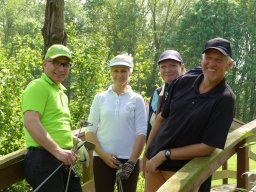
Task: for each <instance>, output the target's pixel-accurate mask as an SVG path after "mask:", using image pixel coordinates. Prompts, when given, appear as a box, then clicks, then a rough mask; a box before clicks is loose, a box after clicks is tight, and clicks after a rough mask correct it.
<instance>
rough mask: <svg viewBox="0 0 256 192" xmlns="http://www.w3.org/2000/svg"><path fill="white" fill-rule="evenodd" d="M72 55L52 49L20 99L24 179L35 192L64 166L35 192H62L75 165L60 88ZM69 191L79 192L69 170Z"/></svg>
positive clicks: (65, 103) (60, 47)
mask: <svg viewBox="0 0 256 192" xmlns="http://www.w3.org/2000/svg"><path fill="white" fill-rule="evenodd" d="M71 61H72V57H71V52H70V50H69V49H68V48H67V47H65V46H63V45H58V44H56V45H53V46H51V47H50V48H49V49H48V50H47V53H46V55H45V58H44V61H43V63H42V68H43V73H42V76H41V78H40V79H36V80H33V81H32V82H30V83H29V85H28V86H27V88H26V89H25V91H24V93H23V96H22V113H23V115H24V130H25V140H26V145H27V148H28V153H27V154H26V157H25V166H24V168H25V177H26V180H27V181H28V183H29V184H30V185H31V186H32V187H33V189H36V188H37V187H38V186H39V185H40V184H41V183H42V182H44V181H45V179H46V178H47V177H48V176H49V175H50V174H51V173H52V172H53V171H54V170H56V168H57V167H58V166H60V165H61V164H62V163H63V164H64V165H63V166H62V167H61V169H60V170H58V171H57V172H56V173H55V174H54V175H53V176H52V177H51V178H50V179H49V180H47V182H45V183H44V185H42V187H40V189H39V190H38V191H44V192H45V191H50V192H51V191H54V192H63V191H64V190H65V188H66V183H67V178H68V175H69V167H70V165H71V164H73V163H74V162H75V161H76V154H75V153H74V152H73V151H72V150H71V149H72V147H73V135H72V132H71V126H70V112H69V108H68V98H67V96H66V95H65V93H64V91H65V90H66V89H65V87H64V86H63V85H62V84H61V82H62V81H64V80H65V79H66V78H67V76H68V74H69V71H70V67H71V63H70V62H71ZM68 187H69V190H68V191H72V192H78V191H79V192H81V191H82V189H81V185H80V179H79V177H78V176H77V175H76V173H75V172H74V171H73V170H72V171H71V175H70V180H69V185H68Z"/></svg>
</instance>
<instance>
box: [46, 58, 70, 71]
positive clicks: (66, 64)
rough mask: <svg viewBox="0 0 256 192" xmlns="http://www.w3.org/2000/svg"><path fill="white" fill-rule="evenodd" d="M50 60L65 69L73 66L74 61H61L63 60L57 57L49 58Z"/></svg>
mask: <svg viewBox="0 0 256 192" xmlns="http://www.w3.org/2000/svg"><path fill="white" fill-rule="evenodd" d="M48 61H49V62H51V63H52V64H53V65H54V66H55V67H60V66H62V67H63V68H65V69H68V68H70V67H71V65H72V63H71V62H61V61H58V60H56V59H53V60H48Z"/></svg>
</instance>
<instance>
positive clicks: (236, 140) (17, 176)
mask: <svg viewBox="0 0 256 192" xmlns="http://www.w3.org/2000/svg"><path fill="white" fill-rule="evenodd" d="M239 126H241V123H240V122H237V121H234V122H233V125H232V127H233V128H237V127H239ZM245 132H254V133H255V132H256V120H254V121H252V122H250V123H248V124H246V125H243V126H241V127H240V128H237V129H235V130H234V131H232V132H230V133H229V135H228V139H227V142H226V145H225V149H224V150H218V149H217V150H216V151H215V152H214V154H212V155H211V156H209V157H201V158H194V159H193V160H191V161H190V162H189V163H188V164H187V165H185V166H184V167H183V168H182V169H180V170H179V171H178V172H177V173H176V174H175V175H174V176H173V177H171V178H170V179H169V180H168V181H166V183H165V184H164V185H162V186H161V187H160V189H159V190H158V192H170V191H172V192H195V191H197V189H198V187H199V186H200V184H201V183H203V182H204V181H205V179H206V178H208V177H209V176H210V175H213V179H223V181H224V182H228V179H227V178H234V177H236V179H237V187H240V188H245V189H249V188H250V187H249V184H248V177H247V176H246V175H243V173H245V172H246V171H248V170H249V158H254V160H255V154H254V153H251V152H250V153H249V152H248V148H244V147H243V148H241V146H243V144H244V143H245V142H246V141H247V138H246V137H243V136H242V135H243V134H244V133H245ZM74 134H75V135H76V134H78V131H77V130H76V131H74ZM79 138H81V139H82V140H85V138H84V130H83V129H82V131H81V133H80V135H79ZM25 153H26V149H21V150H18V151H15V152H13V153H10V154H7V155H5V156H3V157H0V189H5V188H7V187H9V186H10V185H12V184H14V183H16V182H18V181H20V180H22V179H24V175H23V162H24V156H25ZM90 154H92V152H90ZM234 154H237V170H236V171H230V170H223V171H217V172H216V170H217V169H218V168H219V167H221V166H223V165H225V163H226V162H227V160H228V159H229V158H230V157H231V156H232V155H234ZM91 162H92V155H91V159H90V166H89V168H86V167H83V183H84V185H83V190H84V191H86V192H94V182H93V175H92V166H91ZM226 167H227V166H226Z"/></svg>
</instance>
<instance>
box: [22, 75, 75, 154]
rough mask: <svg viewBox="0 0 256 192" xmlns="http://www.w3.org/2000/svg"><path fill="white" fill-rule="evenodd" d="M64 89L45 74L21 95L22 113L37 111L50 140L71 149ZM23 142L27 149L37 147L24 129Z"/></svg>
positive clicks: (68, 117) (66, 99)
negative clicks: (24, 141)
mask: <svg viewBox="0 0 256 192" xmlns="http://www.w3.org/2000/svg"><path fill="white" fill-rule="evenodd" d="M65 90H66V89H65V87H64V86H63V85H62V84H60V85H57V84H55V83H54V82H53V81H52V80H51V79H50V78H48V77H47V75H46V74H44V73H43V74H42V76H41V78H40V79H36V80H34V81H31V82H30V83H29V85H28V86H27V88H26V89H25V91H24V93H23V95H22V105H21V107H22V113H23V114H24V113H25V112H26V111H37V112H39V113H40V121H41V123H42V125H43V127H44V129H45V130H46V131H47V132H48V133H49V134H50V136H51V137H52V139H53V140H54V141H55V142H56V143H57V144H58V145H59V146H60V147H61V148H63V149H71V148H72V146H73V139H72V138H73V137H72V132H71V126H70V112H69V108H68V98H67V96H66V94H65V93H64V91H65ZM24 130H25V140H26V145H27V147H37V146H39V144H38V143H37V142H36V141H35V140H34V139H33V138H32V137H31V136H30V134H29V132H28V131H27V129H26V128H24Z"/></svg>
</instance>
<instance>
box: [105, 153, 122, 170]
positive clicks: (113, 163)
mask: <svg viewBox="0 0 256 192" xmlns="http://www.w3.org/2000/svg"><path fill="white" fill-rule="evenodd" d="M101 158H102V160H103V161H104V162H105V163H106V164H107V165H108V166H109V167H111V168H114V169H118V168H119V165H120V164H121V162H120V161H118V160H117V158H116V156H115V155H114V154H111V153H104V155H103V156H102V157H101Z"/></svg>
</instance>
